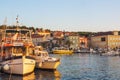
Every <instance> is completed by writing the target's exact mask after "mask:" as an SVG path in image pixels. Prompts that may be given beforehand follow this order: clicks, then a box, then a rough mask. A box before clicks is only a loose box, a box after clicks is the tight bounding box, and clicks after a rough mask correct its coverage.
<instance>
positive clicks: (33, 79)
mask: <svg viewBox="0 0 120 80" xmlns="http://www.w3.org/2000/svg"><path fill="white" fill-rule="evenodd" d="M60 78H61V74H60V72H59V71H58V70H54V71H46V70H39V69H37V70H35V71H34V72H33V73H31V74H28V75H25V76H19V75H9V74H5V73H0V80H60Z"/></svg>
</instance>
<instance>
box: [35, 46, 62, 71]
mask: <svg viewBox="0 0 120 80" xmlns="http://www.w3.org/2000/svg"><path fill="white" fill-rule="evenodd" d="M34 58H35V59H36V68H40V69H56V68H57V67H58V66H59V64H60V59H59V58H54V57H50V56H49V54H48V52H47V51H44V50H43V48H42V47H41V46H36V47H35V56H34Z"/></svg>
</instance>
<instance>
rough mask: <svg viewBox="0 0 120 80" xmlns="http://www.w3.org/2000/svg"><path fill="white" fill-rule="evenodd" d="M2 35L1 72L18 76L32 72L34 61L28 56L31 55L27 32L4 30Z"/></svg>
mask: <svg viewBox="0 0 120 80" xmlns="http://www.w3.org/2000/svg"><path fill="white" fill-rule="evenodd" d="M3 33H5V34H3V40H2V43H1V46H0V51H1V53H0V54H1V55H0V66H1V71H2V72H5V73H9V74H18V75H25V74H29V73H31V72H33V71H34V68H35V59H34V58H32V57H30V56H29V55H30V54H32V53H33V51H32V50H33V44H32V40H31V38H30V35H29V36H28V33H29V30H17V29H6V30H5V31H3Z"/></svg>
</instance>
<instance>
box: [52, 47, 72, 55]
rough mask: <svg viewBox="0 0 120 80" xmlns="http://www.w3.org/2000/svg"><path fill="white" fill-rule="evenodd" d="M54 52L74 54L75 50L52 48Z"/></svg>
mask: <svg viewBox="0 0 120 80" xmlns="http://www.w3.org/2000/svg"><path fill="white" fill-rule="evenodd" d="M52 53H54V54H72V53H73V50H69V49H66V48H54V49H53V50H52Z"/></svg>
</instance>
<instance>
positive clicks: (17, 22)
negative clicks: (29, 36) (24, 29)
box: [16, 15, 19, 30]
mask: <svg viewBox="0 0 120 80" xmlns="http://www.w3.org/2000/svg"><path fill="white" fill-rule="evenodd" d="M18 25H19V21H18V15H17V17H16V27H17V30H19V26H18Z"/></svg>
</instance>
